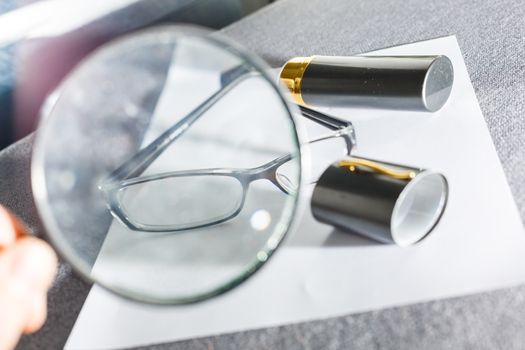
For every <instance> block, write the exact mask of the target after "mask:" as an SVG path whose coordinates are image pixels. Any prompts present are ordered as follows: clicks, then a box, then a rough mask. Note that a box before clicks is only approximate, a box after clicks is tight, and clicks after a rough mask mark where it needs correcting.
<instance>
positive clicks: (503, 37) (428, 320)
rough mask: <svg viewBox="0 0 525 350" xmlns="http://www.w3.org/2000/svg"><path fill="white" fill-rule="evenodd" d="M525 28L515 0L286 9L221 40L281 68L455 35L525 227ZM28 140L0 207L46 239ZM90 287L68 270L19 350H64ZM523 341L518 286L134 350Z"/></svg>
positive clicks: (319, 3) (385, 1) (10, 162)
mask: <svg viewBox="0 0 525 350" xmlns="http://www.w3.org/2000/svg"><path fill="white" fill-rule="evenodd" d="M524 18H525V5H524V4H522V3H521V2H520V1H512V0H504V1H503V0H495V1H466V0H444V1H440V2H426V1H419V0H377V1H374V2H371V1H365V0H359V1H349V0H331V1H326V0H309V1H303V0H279V1H277V2H275V3H273V4H272V5H270V6H267V7H266V8H264V9H262V10H259V11H258V12H256V13H255V14H253V15H251V16H248V17H246V18H244V19H242V20H241V21H239V22H237V23H235V24H233V25H231V26H229V27H227V28H225V29H224V30H223V32H224V33H225V34H227V35H228V36H230V37H231V38H233V39H234V40H236V41H238V42H240V43H241V44H243V45H244V46H246V47H247V48H248V49H250V50H252V51H254V52H256V53H257V54H259V55H260V56H262V57H263V58H264V59H266V60H267V61H268V62H269V63H270V64H271V65H273V66H275V67H277V66H279V65H281V64H282V63H284V62H285V61H286V60H287V59H288V58H290V57H293V56H308V55H313V54H318V55H352V54H359V53H363V52H367V51H371V50H375V49H379V48H383V47H388V46H394V45H400V44H404V43H409V42H414V41H419V40H426V39H431V38H435V37H440V36H445V35H451V34H455V35H456V36H457V39H458V41H459V44H460V47H461V49H462V52H463V55H464V59H465V62H466V64H467V68H468V70H469V74H470V77H471V80H472V83H473V85H474V88H475V90H476V94H477V97H478V100H479V103H480V106H481V109H482V111H483V114H484V116H485V119H486V121H487V124H488V127H489V130H490V132H491V135H492V137H493V140H494V143H495V145H496V149H497V151H498V155H499V157H500V159H501V161H502V164H503V168H504V170H505V173H506V175H507V179H508V181H509V184H510V187H511V190H512V193H513V195H514V198H515V200H516V202H517V205H518V208H519V211H520V214H521V216H522V219H523V218H525V186H523V185H522V179H523V173H524V170H525V147H523V145H524V144H525V132H524V131H525V130H524V129H525V119H523V118H521V116H522V115H523V113H524V112H525V107H524V106H525V101H524V96H525V63H524V62H525V20H524ZM458 117H460V116H458ZM32 141H33V137H32V136H30V137H28V138H26V139H24V140H22V141H20V142H18V143H17V144H15V145H13V146H11V147H10V148H8V149H6V150H4V151H3V152H0V179H2V181H1V182H0V203H3V204H5V205H7V206H8V207H9V208H11V209H12V210H13V211H14V212H15V213H17V214H18V215H20V216H21V217H22V219H23V220H25V221H26V222H27V223H28V225H29V226H30V227H31V228H32V229H33V230H35V232H37V233H40V232H42V227H41V225H40V223H39V220H38V218H37V215H36V211H35V208H34V204H33V200H32V196H31V190H30V182H29V169H30V152H31V147H32ZM524 263H525V261H524ZM89 287H90V286H89V285H88V284H86V283H84V282H83V281H81V280H80V279H79V278H78V277H76V276H75V275H73V274H72V273H71V270H70V268H69V267H68V266H67V265H65V264H62V265H61V267H60V271H59V275H58V278H57V280H56V282H55V284H54V286H53V288H52V290H51V292H50V296H49V317H48V320H47V322H46V325H45V326H44V328H43V329H42V330H41V331H40V332H38V333H37V334H35V335H31V336H26V337H24V338H23V339H22V341H21V342H20V344H19V347H18V348H19V349H58V348H60V347H62V346H63V344H64V343H65V341H66V339H67V336H68V334H69V332H70V330H71V327H72V326H73V324H74V321H75V318H76V316H77V314H78V312H79V310H80V308H81V306H82V303H83V301H84V299H85V297H86V296H87V293H88V291H89ZM524 343H525V286H518V287H514V288H509V289H503V290H498V291H493V292H488V293H482V294H476V295H471V296H465V297H459V298H453V299H446V300H438V301H433V302H428V303H422V304H415V305H409V306H403V307H397V308H391V309H385V310H378V311H373V312H367V313H363V314H355V315H349V316H344V317H336V318H331V319H328V320H320V321H313V322H306V323H300V324H295V325H287V326H281V327H274V328H269V329H262V330H255V331H249V332H242V333H235V334H228V335H221V336H214V337H207V338H201V339H196V340H189V341H182V342H177V343H171V344H158V345H152V346H149V347H141V348H137V349H146V348H147V349H168V348H169V349H210V348H213V349H247V348H272V349H273V348H280V349H304V348H311V349H318V348H323V349H331V348H334V349H339V348H365V349H375V348H387V349H421V348H425V349H443V348H454V349H456V348H476V349H494V348H504V349H521V348H523V344H524Z"/></svg>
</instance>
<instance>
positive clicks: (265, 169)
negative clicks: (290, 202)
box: [99, 66, 356, 232]
mask: <svg viewBox="0 0 525 350" xmlns="http://www.w3.org/2000/svg"><path fill="white" fill-rule="evenodd" d="M226 74H227V75H228V78H230V79H228V80H226V81H225V80H224V79H223V82H224V83H225V85H224V86H223V87H222V88H221V89H220V90H218V91H217V92H215V93H214V94H213V95H211V96H210V97H209V98H208V99H206V100H205V101H204V102H202V103H201V104H200V105H199V106H197V107H196V108H195V109H194V110H192V111H191V112H190V113H188V114H187V115H186V116H184V117H183V118H182V119H181V120H180V121H178V122H177V123H175V124H174V125H173V126H171V127H170V128H169V129H167V130H166V131H165V132H164V133H162V134H161V135H160V136H159V137H157V138H156V139H155V140H153V141H152V142H151V143H150V144H149V145H147V146H146V147H144V148H142V149H141V150H140V151H138V152H137V153H136V154H135V155H134V156H132V157H131V158H130V159H129V160H128V161H126V162H124V163H123V164H122V165H121V166H119V167H118V168H117V169H116V170H114V171H113V172H112V173H111V174H110V175H109V176H108V178H107V179H105V180H104V181H102V182H101V183H100V184H99V189H100V190H101V191H102V192H103V194H104V198H105V200H106V204H107V207H108V209H109V211H110V212H111V214H112V215H113V217H115V218H116V219H117V220H119V221H120V222H121V223H122V224H123V225H125V226H126V227H127V228H129V229H131V230H133V231H142V232H178V231H186V230H190V229H197V228H202V227H208V226H213V225H217V224H220V223H223V222H225V221H228V220H231V219H232V218H234V217H235V216H237V215H238V214H239V213H240V212H241V210H242V208H243V206H244V202H245V199H246V194H247V191H248V188H249V185H250V183H251V182H253V181H256V180H268V181H270V182H271V183H273V184H274V185H275V186H276V187H277V188H279V189H280V190H281V191H283V192H284V193H285V194H290V190H289V189H287V188H286V187H285V186H283V185H282V184H281V183H280V182H279V180H278V175H277V169H278V168H279V167H280V166H281V165H283V164H285V163H286V162H288V161H290V160H291V159H292V158H294V157H296V155H293V154H286V155H283V156H281V157H278V158H276V159H274V160H272V161H270V162H268V163H266V164H263V165H261V166H258V167H255V168H246V169H227V168H213V169H199V170H184V171H174V172H165V173H159V174H155V175H148V176H140V175H141V174H142V173H143V172H144V171H145V170H146V169H147V168H148V167H149V166H150V165H151V164H152V163H153V162H154V161H155V159H157V158H158V157H159V156H160V155H161V154H162V152H163V151H164V150H165V149H166V148H167V147H169V146H170V145H171V144H172V143H173V142H174V141H175V140H176V139H178V138H179V137H180V136H182V135H183V134H184V133H185V132H186V131H187V130H188V129H189V127H190V126H191V125H192V124H193V123H194V122H195V121H197V120H198V119H199V118H200V117H201V116H202V115H203V114H204V113H205V112H206V111H207V110H209V109H210V108H211V107H212V106H213V105H214V104H215V103H217V102H218V101H219V100H220V99H221V98H222V97H223V96H225V95H226V94H227V93H228V92H230V91H231V90H232V89H233V88H234V87H235V86H237V85H238V84H239V83H240V82H242V81H243V80H245V79H246V78H248V77H250V76H254V74H253V73H252V72H251V71H248V70H246V68H245V67H244V66H239V67H236V68H235V69H233V70H231V71H229V72H227V73H226ZM298 107H299V110H300V112H301V115H302V116H303V117H306V118H308V119H310V120H312V121H314V122H316V123H318V124H319V125H322V126H324V127H326V128H328V129H330V130H332V131H335V132H334V133H332V134H330V135H327V136H324V137H320V138H317V139H314V140H310V141H309V143H315V142H319V141H323V140H327V139H331V138H337V137H342V138H343V140H344V141H345V146H346V150H347V155H349V154H350V153H351V151H352V149H353V147H354V146H355V143H356V142H355V131H354V128H353V125H352V123H351V122H349V121H346V120H343V119H339V118H336V117H333V116H329V115H326V114H324V113H321V112H319V111H316V110H313V109H311V108H308V107H305V106H301V105H298ZM209 175H211V176H217V175H219V176H228V177H232V178H235V179H236V180H237V181H238V182H239V183H240V184H241V186H242V190H243V194H242V198H240V199H241V200H240V201H239V204H238V207H236V208H235V209H234V210H232V211H230V212H228V213H227V214H225V215H223V216H221V217H219V218H217V217H215V218H210V220H207V221H201V222H198V223H194V224H191V225H190V224H188V225H146V224H142V223H140V222H137V221H135V220H133V219H132V218H130V217H129V215H127V214H126V210H125V209H124V208H123V206H122V204H121V201H120V197H119V194H120V193H121V192H122V191H123V190H124V189H126V188H127V187H129V186H133V185H137V184H141V183H146V182H150V181H156V180H160V179H164V178H171V177H190V176H209Z"/></svg>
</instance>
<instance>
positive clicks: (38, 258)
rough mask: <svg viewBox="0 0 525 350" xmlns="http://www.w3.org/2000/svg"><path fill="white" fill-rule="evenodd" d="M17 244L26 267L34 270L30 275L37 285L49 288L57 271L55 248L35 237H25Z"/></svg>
mask: <svg viewBox="0 0 525 350" xmlns="http://www.w3.org/2000/svg"><path fill="white" fill-rule="evenodd" d="M16 244H17V248H18V249H17V251H18V254H19V256H20V257H21V258H22V259H23V260H25V261H24V265H25V266H26V269H32V270H33V271H32V272H30V273H28V275H30V276H34V279H35V284H36V285H37V286H39V287H43V288H45V289H46V290H47V289H48V288H49V287H50V286H51V284H52V282H53V279H54V276H55V275H56V272H57V265H58V258H57V256H56V254H55V252H54V251H53V249H52V248H51V247H50V246H49V245H48V244H47V243H46V242H44V241H42V240H40V239H38V238H35V237H24V238H23V239H21V240H19V241H18V242H17V243H16Z"/></svg>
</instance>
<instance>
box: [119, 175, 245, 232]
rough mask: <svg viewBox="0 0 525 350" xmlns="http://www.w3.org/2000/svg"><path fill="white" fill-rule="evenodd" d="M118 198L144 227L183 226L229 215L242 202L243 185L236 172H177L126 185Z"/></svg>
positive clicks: (128, 215)
mask: <svg viewBox="0 0 525 350" xmlns="http://www.w3.org/2000/svg"><path fill="white" fill-rule="evenodd" d="M118 198H119V201H120V206H121V208H123V210H124V212H125V214H126V216H127V218H128V219H129V220H130V221H131V222H132V223H137V224H138V225H140V226H142V227H141V229H147V228H150V229H153V230H155V229H163V230H166V229H173V230H180V229H190V228H195V227H199V226H203V225H207V224H213V223H216V222H218V221H221V220H225V219H227V218H229V217H230V216H231V215H233V214H234V213H235V212H236V211H237V210H239V208H240V206H241V203H242V199H243V187H242V184H241V183H240V182H239V181H238V180H237V179H236V178H235V177H232V176H222V175H219V176H213V175H200V176H199V175H194V176H191V175H190V176H175V177H166V178H161V179H158V180H150V181H145V182H140V183H137V184H133V185H129V186H126V187H124V188H123V189H122V190H120V193H119V196H118Z"/></svg>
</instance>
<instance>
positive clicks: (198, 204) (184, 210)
mask: <svg viewBox="0 0 525 350" xmlns="http://www.w3.org/2000/svg"><path fill="white" fill-rule="evenodd" d="M267 71H268V67H267V66H266V65H265V64H264V63H262V62H261V61H260V60H259V59H258V58H257V57H254V56H252V55H250V54H248V53H247V52H245V51H244V50H243V49H241V48H239V47H237V46H236V45H234V44H232V43H231V42H229V41H228V40H225V39H224V38H220V37H218V36H215V35H214V36H210V35H209V34H208V33H207V32H205V31H202V30H198V29H195V28H186V27H160V28H156V29H150V30H147V31H143V32H139V33H135V34H133V35H131V36H128V37H124V38H122V39H119V40H117V41H114V42H112V43H110V44H108V45H105V46H104V47H102V48H101V49H99V50H98V51H96V52H95V53H93V54H92V55H91V56H89V57H87V58H86V59H85V60H84V61H83V62H82V63H81V64H79V66H78V67H77V68H76V69H75V70H74V71H73V72H72V73H71V74H70V75H69V77H68V78H66V79H65V81H64V82H63V83H62V84H61V85H60V87H59V88H58V89H57V92H56V93H54V94H53V95H52V96H51V97H50V98H49V100H48V102H47V104H46V106H45V107H44V110H43V118H42V121H41V125H40V126H39V130H38V133H37V138H36V141H35V147H34V154H33V164H32V185H33V191H34V195H35V199H36V204H37V208H38V210H39V213H40V215H41V218H42V221H43V223H44V225H45V227H46V229H47V231H48V234H49V237H50V240H51V241H52V243H53V244H54V245H55V247H56V248H57V250H58V251H59V252H60V253H61V254H62V255H63V256H64V257H65V259H66V260H67V261H68V262H70V263H71V264H72V265H73V267H74V268H75V269H76V270H77V271H78V272H79V273H80V274H81V275H82V276H84V277H85V278H87V279H88V280H90V281H92V282H96V283H98V284H100V285H101V286H103V287H105V288H107V289H109V290H110V291H113V292H115V293H118V294H119V295H121V296H124V297H127V298H131V299H135V300H140V301H146V302H152V303H159V304H183V303H190V302H196V301H200V300H203V299H206V298H209V297H212V296H215V295H218V294H220V293H223V292H225V291H227V290H229V289H231V288H233V287H234V286H236V285H238V284H240V283H241V282H242V281H244V280H246V279H247V278H248V277H249V276H251V275H252V274H253V273H255V272H256V271H257V270H258V269H259V268H260V267H261V266H262V265H263V264H264V263H265V262H266V261H267V260H268V259H269V258H270V256H271V255H272V254H273V252H274V251H275V249H276V248H277V247H278V246H279V244H280V243H281V241H282V240H283V238H284V236H285V234H286V232H287V231H288V230H289V227H290V225H291V223H292V220H293V217H294V213H295V211H296V207H297V203H298V196H299V194H300V192H301V181H302V169H303V167H302V163H303V162H304V157H302V152H301V145H302V144H307V143H308V140H304V137H301V136H300V135H299V132H300V131H298V130H300V129H299V128H298V127H297V125H296V124H297V123H296V118H297V116H298V115H300V118H303V117H304V118H305V120H310V121H311V122H313V123H315V124H317V125H318V126H319V127H321V128H324V129H325V131H326V133H325V135H324V136H322V137H319V138H317V139H315V140H311V142H313V143H317V142H324V141H326V140H330V139H334V138H339V139H341V138H342V139H344V140H346V141H345V144H346V147H343V148H344V150H345V152H346V153H347V154H349V153H350V150H351V147H352V144H353V129H352V127H351V124H350V123H348V122H345V121H342V120H339V119H337V118H331V117H328V116H326V115H324V114H322V113H317V112H315V111H312V110H309V109H308V108H306V107H301V109H299V108H297V107H296V106H295V105H291V104H289V103H288V102H287V101H286V99H285V98H284V97H283V94H282V93H281V90H280V87H278V85H277V84H276V79H275V78H274V77H270V76H269V75H268V73H267ZM334 160H335V159H332V160H331V161H334Z"/></svg>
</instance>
